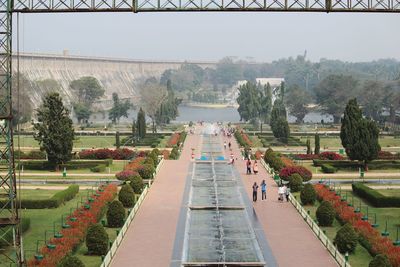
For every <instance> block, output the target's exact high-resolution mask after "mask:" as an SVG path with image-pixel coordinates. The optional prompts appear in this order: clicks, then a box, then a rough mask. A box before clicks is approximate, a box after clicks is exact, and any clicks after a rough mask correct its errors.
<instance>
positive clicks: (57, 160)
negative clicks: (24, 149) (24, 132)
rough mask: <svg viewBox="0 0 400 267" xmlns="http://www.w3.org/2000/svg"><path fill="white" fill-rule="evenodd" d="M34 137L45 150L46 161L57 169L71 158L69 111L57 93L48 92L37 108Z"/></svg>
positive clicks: (71, 140)
mask: <svg viewBox="0 0 400 267" xmlns="http://www.w3.org/2000/svg"><path fill="white" fill-rule="evenodd" d="M37 120H38V122H37V123H34V124H33V128H34V130H35V131H36V133H35V135H34V138H35V139H36V140H37V141H39V144H40V148H41V149H43V150H45V151H46V153H47V157H48V162H49V163H50V164H51V165H53V166H54V167H56V169H58V166H59V164H61V163H65V162H67V161H69V160H70V159H71V151H72V146H73V140H74V129H73V127H72V120H71V119H70V117H69V111H68V110H67V109H66V108H65V107H64V105H63V102H62V99H61V97H60V95H59V94H58V93H49V94H47V95H46V96H45V97H44V99H43V104H42V105H41V106H40V107H39V108H38V110H37Z"/></svg>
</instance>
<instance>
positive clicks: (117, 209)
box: [107, 200, 125, 227]
mask: <svg viewBox="0 0 400 267" xmlns="http://www.w3.org/2000/svg"><path fill="white" fill-rule="evenodd" d="M124 220H125V209H124V206H123V205H122V203H121V202H120V201H118V200H114V201H113V202H111V203H110V204H109V205H108V210H107V223H108V227H121V226H123V225H124Z"/></svg>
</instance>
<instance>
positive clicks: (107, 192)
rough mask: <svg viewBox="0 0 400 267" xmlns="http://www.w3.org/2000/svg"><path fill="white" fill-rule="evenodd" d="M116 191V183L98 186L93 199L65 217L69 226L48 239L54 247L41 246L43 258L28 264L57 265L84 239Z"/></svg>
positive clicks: (50, 266) (48, 266)
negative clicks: (56, 235)
mask: <svg viewBox="0 0 400 267" xmlns="http://www.w3.org/2000/svg"><path fill="white" fill-rule="evenodd" d="M116 193H117V186H116V185H112V184H108V185H103V186H100V187H99V190H98V191H97V192H96V193H95V194H94V195H93V196H91V197H90V198H91V199H92V200H93V201H91V202H87V203H85V205H83V206H81V207H80V208H78V209H76V210H75V211H74V212H73V213H72V215H70V216H68V217H67V218H66V224H68V225H69V228H63V229H62V230H60V232H59V234H60V235H59V236H58V237H53V238H51V239H50V240H49V241H48V243H47V244H52V245H55V247H53V248H49V247H48V246H43V247H42V248H41V249H40V254H41V255H42V256H43V259H42V260H37V259H30V260H29V261H28V266H46V267H53V266H57V264H58V263H59V262H60V260H61V259H62V258H64V257H65V256H66V255H67V254H68V253H70V252H72V251H73V250H74V249H76V248H77V247H78V245H79V244H80V243H81V242H82V241H83V240H84V238H85V234H86V230H87V228H88V227H89V225H90V224H93V223H96V222H98V221H99V220H100V218H101V217H102V216H103V215H104V211H105V207H106V205H107V202H109V201H111V200H113V199H114V198H115V194H116ZM87 207H89V208H87ZM72 218H73V219H72Z"/></svg>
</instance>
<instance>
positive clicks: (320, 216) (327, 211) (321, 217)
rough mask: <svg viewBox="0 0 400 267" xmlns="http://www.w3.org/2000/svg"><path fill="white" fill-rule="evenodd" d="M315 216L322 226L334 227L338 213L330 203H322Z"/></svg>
mask: <svg viewBox="0 0 400 267" xmlns="http://www.w3.org/2000/svg"><path fill="white" fill-rule="evenodd" d="M315 215H316V217H317V221H318V223H319V225H320V226H332V223H333V220H334V219H335V215H336V212H335V209H334V208H333V206H332V204H331V203H330V202H329V201H322V202H321V204H320V205H319V207H318V208H317V211H316V212H315Z"/></svg>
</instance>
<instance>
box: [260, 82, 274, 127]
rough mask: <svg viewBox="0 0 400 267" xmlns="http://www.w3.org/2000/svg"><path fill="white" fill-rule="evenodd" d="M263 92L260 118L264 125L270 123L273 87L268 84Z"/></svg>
mask: <svg viewBox="0 0 400 267" xmlns="http://www.w3.org/2000/svg"><path fill="white" fill-rule="evenodd" d="M263 89H264V90H263V92H261V96H260V99H261V103H260V108H261V110H260V117H261V121H262V122H263V123H269V121H270V118H271V110H272V89H271V85H270V84H269V83H267V84H266V85H264V88H263Z"/></svg>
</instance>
